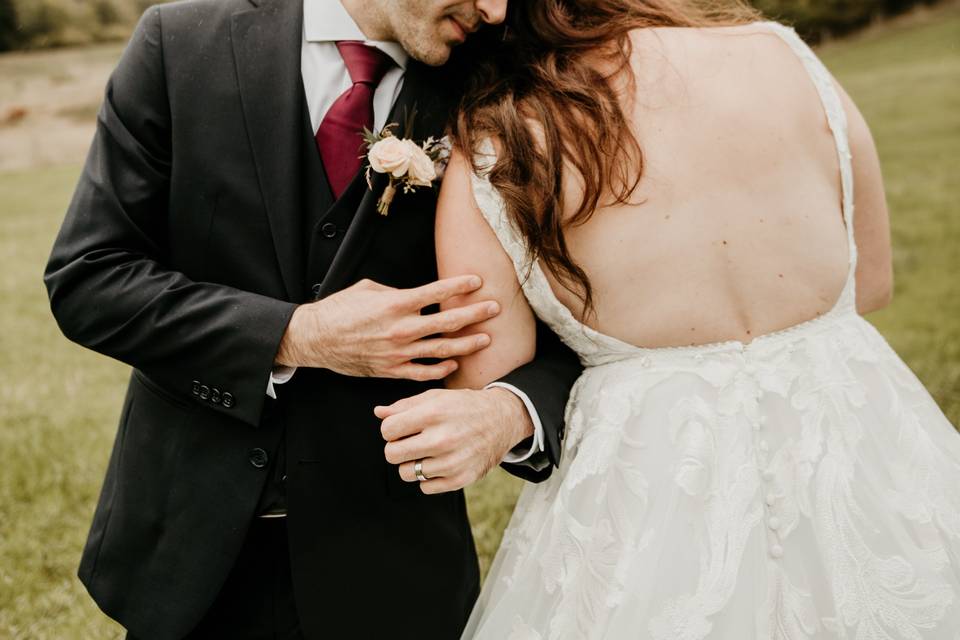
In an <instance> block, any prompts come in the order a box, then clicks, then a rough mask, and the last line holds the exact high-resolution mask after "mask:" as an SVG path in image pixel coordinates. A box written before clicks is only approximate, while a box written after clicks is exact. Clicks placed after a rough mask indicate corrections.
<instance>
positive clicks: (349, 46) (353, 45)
mask: <svg viewBox="0 0 960 640" xmlns="http://www.w3.org/2000/svg"><path fill="white" fill-rule="evenodd" d="M337 49H339V50H340V56H341V57H342V58H343V63H344V64H345V65H347V73H349V74H350V80H352V81H353V83H354V84H367V85H370V86H372V87H376V86H377V85H378V84H380V81H381V80H383V76H384V74H385V73H386V72H387V70H388V69H389V68H390V65H391V64H392V62H393V60H392V59H391V58H390V56H388V55H387V54H385V53H384V52H383V51H380V49H377V48H375V47H368V46H367V45H365V44H363V43H362V42H358V41H356V40H341V41H340V42H337Z"/></svg>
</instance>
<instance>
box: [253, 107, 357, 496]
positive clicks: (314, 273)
mask: <svg viewBox="0 0 960 640" xmlns="http://www.w3.org/2000/svg"><path fill="white" fill-rule="evenodd" d="M301 91H302V89H301ZM300 104H301V111H302V113H301V117H300V122H301V129H302V130H301V133H300V140H301V145H300V148H299V150H298V157H299V165H300V198H301V199H300V202H301V208H300V213H301V220H300V228H301V234H302V240H303V249H302V250H303V256H304V269H305V272H304V282H305V283H307V286H306V290H305V291H303V299H304V300H313V299H314V298H315V297H316V295H317V292H318V288H319V283H320V282H322V281H323V279H324V277H325V276H326V274H327V271H328V270H329V269H330V265H331V264H332V263H333V259H334V257H335V256H336V254H337V250H338V249H339V248H340V244H341V242H342V240H343V236H344V233H345V232H346V230H347V229H348V228H349V227H350V223H351V222H352V221H353V218H354V215H355V214H356V211H357V207H359V206H360V201H361V200H362V199H363V195H364V193H365V191H366V189H367V188H368V187H367V184H366V180H365V179H364V176H363V171H362V170H361V172H360V173H359V174H358V175H357V176H356V177H355V179H354V180H353V181H352V182H351V183H350V185H349V186H348V187H347V189H346V190H345V191H344V192H343V193H342V194H341V196H340V198H337V199H334V197H333V192H332V191H331V190H330V185H329V182H328V181H327V179H326V173H325V170H324V167H323V160H322V159H321V157H320V152H319V150H318V149H317V145H316V140H315V138H314V131H313V123H312V121H311V119H310V110H309V107H308V106H307V101H306V95H305V94H304V95H303V96H302V99H301V101H300ZM295 375H297V374H295ZM274 390H275V392H276V395H277V401H275V402H273V403H272V404H273V405H274V406H275V407H277V408H278V409H279V411H278V413H279V415H280V416H281V420H283V422H284V426H283V432H284V433H283V436H282V439H281V444H280V447H279V448H278V450H277V453H276V455H275V456H274V457H273V459H272V460H271V461H270V463H269V464H270V471H269V474H268V480H267V483H266V485H265V486H264V490H263V495H262V496H261V497H260V503H259V504H258V506H257V513H258V514H264V513H278V512H286V510H287V497H286V477H287V451H286V440H287V437H286V436H287V433H286V432H287V430H288V429H290V428H291V427H289V426H287V422H288V421H287V420H285V419H283V416H285V415H286V411H284V409H283V407H284V405H285V404H286V396H287V395H288V393H287V392H286V391H285V390H284V388H283V385H275V386H274Z"/></svg>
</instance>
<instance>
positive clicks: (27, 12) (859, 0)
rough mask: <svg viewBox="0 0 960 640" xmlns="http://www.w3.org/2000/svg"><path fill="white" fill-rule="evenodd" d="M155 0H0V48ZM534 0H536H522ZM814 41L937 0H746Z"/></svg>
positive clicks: (111, 36) (45, 42) (130, 17)
mask: <svg viewBox="0 0 960 640" xmlns="http://www.w3.org/2000/svg"><path fill="white" fill-rule="evenodd" d="M156 1H157V0H0V51H9V50H13V49H41V48H47V47H57V46H69V45H81V44H89V43H93V42H106V41H116V40H123V39H125V38H126V37H128V36H129V33H130V29H131V27H132V26H133V24H134V23H135V22H136V19H137V17H138V16H139V15H140V14H141V13H142V12H143V11H144V10H145V9H146V8H147V7H148V6H149V5H151V4H154V3H155V2H156ZM526 1H528V2H529V1H533V2H535V1H536V0H526ZM751 2H752V4H754V5H755V6H756V7H757V8H758V9H760V10H761V11H763V12H764V13H765V14H766V15H768V16H770V17H772V18H775V19H778V20H781V21H783V22H786V23H788V24H792V25H793V26H795V27H796V28H797V30H798V31H799V32H800V34H801V35H803V36H804V37H805V38H807V39H808V40H810V41H813V42H816V41H819V40H822V39H824V38H830V37H834V36H838V35H843V34H845V33H848V32H850V31H853V30H856V29H858V28H860V27H862V26H864V25H866V24H869V23H870V22H872V21H874V20H877V19H879V18H883V17H885V16H890V15H895V14H897V13H900V12H902V11H905V10H907V9H909V8H911V7H913V6H915V5H918V4H933V3H934V2H936V0H751Z"/></svg>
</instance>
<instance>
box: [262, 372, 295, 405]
mask: <svg viewBox="0 0 960 640" xmlns="http://www.w3.org/2000/svg"><path fill="white" fill-rule="evenodd" d="M296 372H297V368H296V367H284V366H280V365H277V366H276V367H274V368H273V371H271V372H270V379H269V380H267V395H268V396H270V397H271V398H273V399H274V400H276V399H277V391H276V389H274V388H273V385H275V384H284V383H286V382H290V378H292V377H293V374H294V373H296Z"/></svg>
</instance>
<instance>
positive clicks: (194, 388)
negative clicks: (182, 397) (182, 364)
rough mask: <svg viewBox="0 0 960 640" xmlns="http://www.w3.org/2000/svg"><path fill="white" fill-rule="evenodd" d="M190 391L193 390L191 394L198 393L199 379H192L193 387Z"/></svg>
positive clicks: (196, 394)
mask: <svg viewBox="0 0 960 640" xmlns="http://www.w3.org/2000/svg"><path fill="white" fill-rule="evenodd" d="M192 392H193V395H195V396H198V395H200V381H199V380H194V381H193V389H192Z"/></svg>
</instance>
